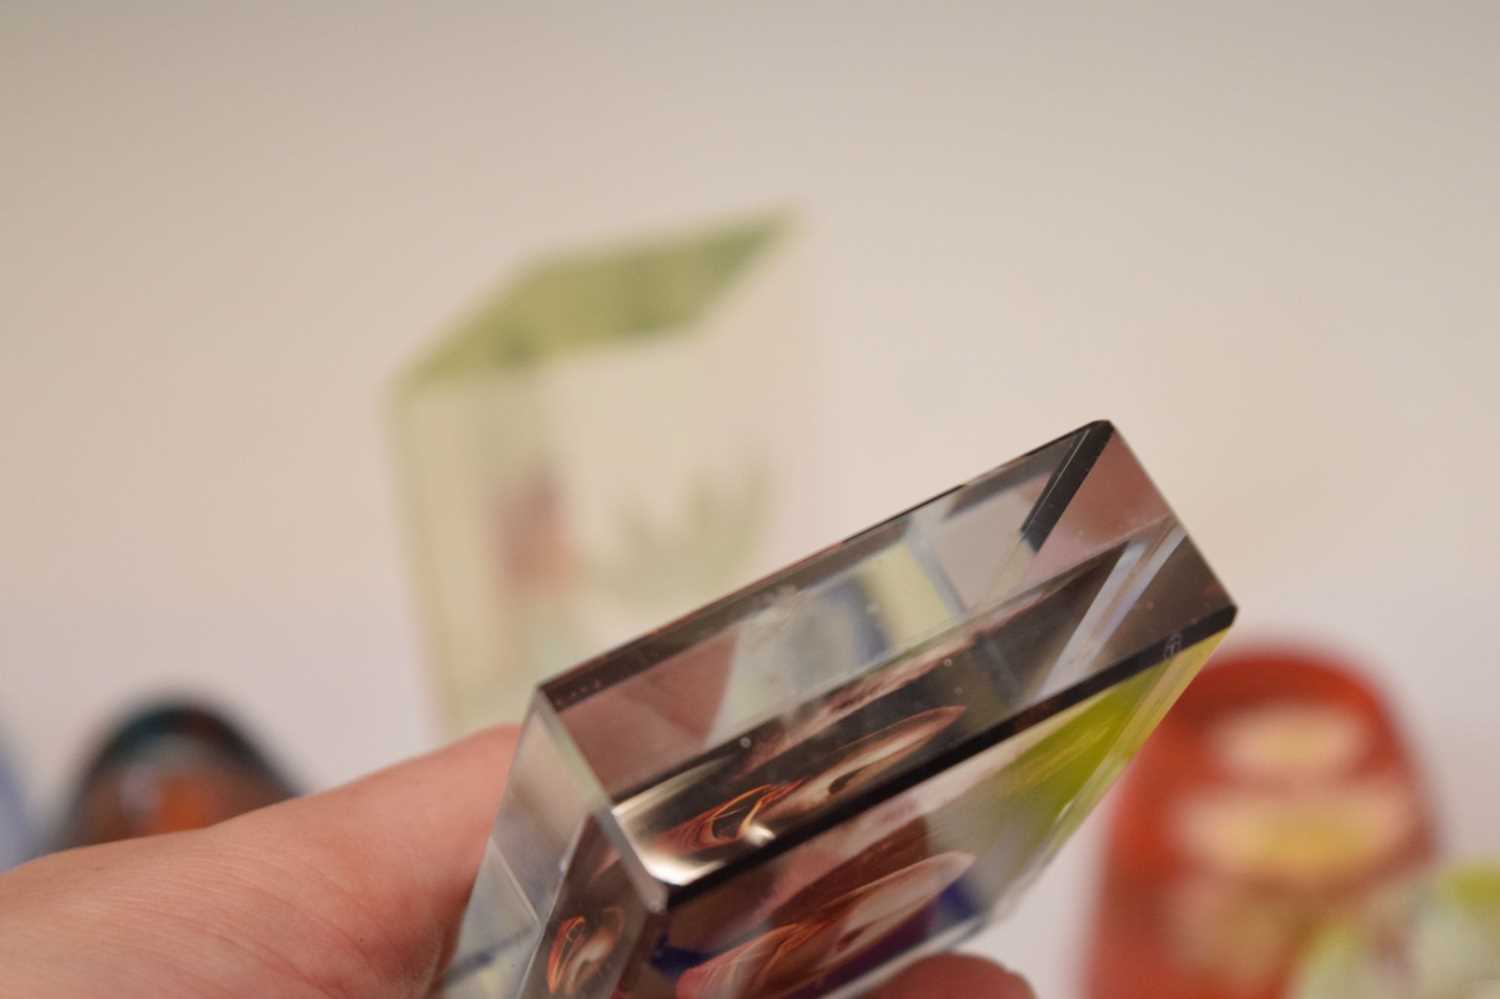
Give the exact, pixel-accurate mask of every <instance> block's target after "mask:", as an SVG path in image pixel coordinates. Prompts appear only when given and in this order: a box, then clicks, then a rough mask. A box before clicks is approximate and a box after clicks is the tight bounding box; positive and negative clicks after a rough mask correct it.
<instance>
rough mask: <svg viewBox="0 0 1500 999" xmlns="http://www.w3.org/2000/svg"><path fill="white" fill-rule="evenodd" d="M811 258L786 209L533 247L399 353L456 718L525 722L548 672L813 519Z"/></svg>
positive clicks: (405, 493) (669, 608)
mask: <svg viewBox="0 0 1500 999" xmlns="http://www.w3.org/2000/svg"><path fill="white" fill-rule="evenodd" d="M804 255H805V250H804V242H803V240H802V238H801V237H800V235H799V227H798V225H797V224H796V223H795V221H794V219H792V218H790V217H787V216H785V215H782V214H779V213H777V214H762V215H756V216H753V217H747V218H741V219H735V220H727V221H723V222H720V223H717V224H713V225H709V226H706V227H701V228H692V229H688V230H684V231H680V232H664V233H655V234H649V235H646V236H643V237H640V238H638V239H633V240H630V241H627V242H625V243H622V244H619V245H605V246H599V247H592V248H584V249H582V250H578V251H571V252H564V253H562V254H559V255H557V256H546V257H542V258H539V259H537V260H536V261H535V262H532V263H529V264H528V265H527V266H526V267H524V268H523V269H522V270H521V271H520V272H519V273H518V274H517V275H516V277H515V279H514V280H513V281H511V282H510V283H508V284H507V285H505V286H504V287H503V288H501V289H499V291H498V293H497V294H496V295H494V296H493V297H492V298H490V299H487V300H486V301H483V302H482V303H480V305H479V307H478V308H476V309H475V310H473V312H472V313H470V314H468V315H467V316H466V317H465V318H464V319H463V320H462V321H461V322H459V323H457V324H455V326H454V327H453V328H452V329H451V330H450V331H449V332H448V333H447V335H446V336H443V337H441V338H439V339H438V340H437V341H436V342H435V343H433V344H432V345H431V346H430V349H428V350H427V351H425V352H424V353H423V354H422V355H421V356H420V357H418V358H416V359H415V360H414V361H413V363H412V364H410V365H409V366H408V367H407V368H406V369H405V370H404V371H403V372H402V375H401V377H400V379H399V382H398V384H397V386H396V392H395V395H394V397H393V399H392V417H393V420H392V429H393V431H394V443H395V445H396V468H397V471H398V474H399V477H400V484H401V498H402V512H403V515H404V520H405V527H406V535H407V542H408V553H409V555H410V563H411V569H412V574H413V580H414V582H415V584H416V595H417V596H418V598H419V600H420V607H421V610H422V617H423V622H424V624H425V626H426V633H427V641H428V659H429V661H430V663H431V666H432V670H433V675H434V679H435V680H436V681H437V683H436V685H435V686H436V691H437V693H438V694H439V695H440V700H439V704H440V708H441V716H442V720H443V722H444V726H445V728H446V729H447V731H448V732H449V734H452V735H457V734H459V733H462V732H467V731H470V730H473V729H475V728H478V727H481V726H484V725H490V724H494V723H495V722H500V721H508V722H517V721H520V720H521V718H522V716H523V715H524V714H525V711H526V707H527V703H528V701H529V699H530V697H531V693H532V691H533V690H534V689H535V688H536V685H537V684H538V683H540V682H541V681H542V680H545V679H546V678H548V677H550V676H552V675H554V674H556V673H557V672H559V671H560V670H562V669H565V668H567V667H569V666H571V665H573V664H574V663H577V662H579V661H580V660H582V659H584V658H586V657H588V656H591V655H594V654H596V653H598V652H601V651H603V650H604V649H607V648H610V647H611V646H614V645H617V644H618V643H620V642H623V641H625V640H627V639H629V638H632V637H634V636H635V635H637V634H639V633H640V632H642V631H644V630H645V629H647V628H650V627H653V626H655V625H657V624H659V623H661V622H662V621H666V620H670V619H672V618H674V617H677V616H678V615H681V614H684V613H686V612H687V611H690V610H692V609H693V608H694V607H697V606H699V605H700V604H702V603H703V602H704V601H706V600H710V599H712V598H714V597H716V596H719V595H720V594H722V593H725V592H727V591H728V590H730V589H733V588H734V587H736V586H741V585H744V584H745V583H747V582H749V581H751V580H753V579H755V578H756V577H758V576H760V575H762V574H764V573H766V572H768V571H770V570H772V569H775V568H777V567H779V566H781V565H783V564H785V563H786V562H787V561H788V560H789V559H792V558H795V557H796V556H798V555H800V554H801V553H802V552H804V551H806V550H807V548H808V546H809V541H808V538H810V537H817V531H816V524H817V521H818V519H819V516H818V512H817V511H816V510H814V509H812V508H811V507H810V505H809V503H808V499H807V498H808V496H809V495H811V496H817V495H819V494H821V493H823V492H825V490H820V489H819V488H818V485H817V481H816V479H817V476H818V475H819V474H820V470H821V469H822V468H824V467H826V466H827V463H826V462H822V461H820V460H819V445H818V443H817V442H818V440H819V430H818V428H819V425H820V420H819V407H820V405H821V403H820V399H821V395H820V393H819V392H818V391H817V389H816V386H817V385H818V380H819V379H818V350H817V343H818V338H817V336H816V335H815V334H816V330H815V328H814V324H813V322H812V319H811V316H810V310H809V309H808V307H807V303H806V300H805V299H806V288H805V283H806V277H805V271H806V266H805V259H804ZM725 371H733V372H734V373H735V377H733V378H724V377H721V376H722V373H723V372H725ZM583 413H586V414H588V417H587V418H586V419H580V414H583ZM685 416H686V418H684V417H685Z"/></svg>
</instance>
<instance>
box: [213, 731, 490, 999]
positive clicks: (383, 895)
mask: <svg viewBox="0 0 1500 999" xmlns="http://www.w3.org/2000/svg"><path fill="white" fill-rule="evenodd" d="M515 742H516V731H515V729H514V728H510V727H504V728H497V729H490V730H487V731H485V732H481V733H479V734H477V735H474V736H470V737H469V738H467V739H464V740H461V741H460V742H457V743H455V744H453V745H451V746H449V747H447V748H446V749H442V750H439V751H438V752H435V753H431V754H429V755H427V756H423V757H419V758H417V759H414V760H410V761H408V762H405V763H401V764H398V765H396V766H394V767H391V768H389V769H387V770H384V771H381V772H379V773H377V774H374V775H373V776H370V777H367V778H364V779H363V780H359V781H355V782H354V783H352V784H348V785H345V786H344V787H341V788H338V789H335V790H333V791H330V792H327V793H325V794H320V795H315V796H312V797H308V798H303V799H299V800H296V801H290V802H286V803H285V804H282V805H278V806H276V807H274V808H267V809H262V810H261V811H259V812H254V813H251V814H249V815H246V816H243V817H242V818H239V819H236V820H234V821H232V822H227V823H224V824H223V825H221V826H219V827H216V829H215V830H213V832H214V833H215V835H216V837H217V838H218V839H219V840H220V841H221V842H222V843H223V844H224V847H225V849H226V850H227V851H230V852H231V853H232V855H234V856H237V857H238V859H239V860H240V862H241V863H243V864H244V865H246V866H247V867H249V868H251V869H254V868H256V867H257V866H258V865H264V866H269V867H272V868H275V869H277V870H273V871H268V872H266V873H268V874H280V873H281V872H282V871H285V872H286V873H289V874H292V875H294V876H295V875H297V874H299V873H300V874H302V875H304V876H308V877H309V883H308V892H310V893H316V894H317V895H319V896H320V897H319V898H317V899H314V900H312V901H314V902H315V903H316V904H317V906H318V908H319V910H322V909H325V908H326V909H327V910H329V911H330V913H331V915H330V920H332V921H333V922H332V925H337V926H340V927H346V928H350V929H349V932H347V933H344V934H341V936H343V937H344V938H345V939H346V940H347V941H350V942H352V943H354V944H355V945H356V946H359V947H360V948H361V949H362V950H364V951H365V952H366V957H367V958H368V960H369V962H370V964H371V965H373V969H372V970H374V971H376V972H378V973H379V974H380V975H383V976H385V980H386V981H404V982H411V983H413V984H414V985H415V986H418V987H425V985H426V984H428V983H430V982H431V981H432V980H433V979H434V978H435V976H436V975H437V973H438V972H439V971H440V970H441V969H440V967H439V965H440V964H441V961H442V959H443V957H444V956H445V954H446V952H447V949H448V948H449V946H450V945H451V943H452V940H451V937H452V934H453V933H454V932H455V931H456V929H457V926H458V923H459V920H460V918H461V917H462V914H463V907H464V903H465V902H466V900H467V899H468V896H469V890H470V888H471V887H472V885H473V883H474V875H475V873H476V872H477V871H478V869H479V862H480V859H481V857H482V856H483V853H484V842H485V837H486V835H487V833H488V831H489V828H490V825H491V823H492V822H493V821H494V817H495V812H496V810H497V809H498V808H499V804H500V794H501V791H502V790H503V789H504V786H505V775H506V772H507V770H509V768H510V761H511V757H512V756H513V755H514V752H515ZM268 858H279V859H278V862H277V863H275V864H266V861H267V859H268Z"/></svg>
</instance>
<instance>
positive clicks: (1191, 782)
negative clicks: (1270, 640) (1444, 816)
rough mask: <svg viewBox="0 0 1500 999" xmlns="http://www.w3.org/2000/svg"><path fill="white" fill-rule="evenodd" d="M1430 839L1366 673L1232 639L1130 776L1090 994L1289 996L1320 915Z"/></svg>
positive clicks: (1107, 997)
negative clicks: (1229, 649)
mask: <svg viewBox="0 0 1500 999" xmlns="http://www.w3.org/2000/svg"><path fill="white" fill-rule="evenodd" d="M1435 840H1436V834H1435V832H1434V823H1433V819H1432V813H1431V808H1430V805H1429V803H1428V800H1427V789H1426V787H1425V786H1424V782H1423V780H1422V778H1421V774H1420V771H1419V770H1418V768H1417V766H1416V763H1415V761H1414V759H1413V754H1412V752H1411V749H1410V747H1409V745H1408V744H1407V742H1406V740H1405V738H1404V737H1403V736H1402V734H1401V732H1400V730H1399V729H1398V727H1397V725H1396V722H1395V719H1394V718H1393V717H1392V715H1391V713H1390V711H1389V710H1388V708H1387V706H1386V704H1385V703H1384V701H1383V700H1382V699H1381V698H1380V697H1379V695H1378V694H1377V693H1376V692H1375V691H1374V690H1373V689H1372V688H1371V687H1370V686H1369V685H1368V684H1367V683H1366V682H1365V681H1364V680H1362V679H1361V678H1360V676H1359V674H1358V673H1357V672H1355V671H1354V670H1352V669H1350V668H1348V667H1345V666H1343V665H1341V664H1339V663H1336V662H1333V661H1330V660H1329V659H1327V658H1326V657H1323V656H1320V655H1313V654H1309V653H1306V652H1303V651H1299V650H1295V649H1286V648H1267V649H1261V650H1248V651H1240V652H1237V653H1231V654H1229V655H1227V656H1226V657H1224V659H1223V660H1222V661H1221V662H1219V663H1218V664H1217V665H1215V666H1213V667H1211V668H1209V669H1207V670H1205V671H1204V672H1203V674H1202V675H1201V676H1199V677H1198V679H1197V680H1196V681H1195V682H1194V683H1193V684H1192V686H1190V687H1189V688H1188V690H1187V692H1186V693H1184V694H1183V696H1182V699H1181V700H1180V701H1179V702H1178V704H1177V707H1176V709H1175V710H1173V712H1172V713H1171V715H1169V716H1168V717H1167V719H1166V721H1165V722H1164V723H1163V724H1162V726H1161V727H1160V728H1159V729H1158V730H1157V732H1156V734H1155V735H1154V736H1153V737H1152V738H1151V740H1150V741H1149V742H1148V743H1147V744H1146V747H1145V749H1144V750H1143V751H1142V753H1141V755H1140V758H1139V759H1138V760H1137V762H1136V766H1135V768H1134V769H1133V770H1132V771H1131V774H1130V776H1129V777H1128V778H1127V779H1126V781H1125V782H1124V785H1123V786H1122V788H1121V790H1120V796H1119V802H1118V807H1117V809H1116V810H1115V813H1114V815H1113V816H1112V824H1111V830H1110V836H1109V840H1108V846H1107V852H1106V856H1105V858H1104V873H1103V878H1102V879H1101V886H1100V898H1099V905H1098V910H1097V913H1096V920H1095V925H1094V939H1093V943H1092V948H1091V956H1090V960H1089V962H1088V976H1089V982H1088V988H1087V991H1086V994H1087V995H1089V996H1091V997H1094V999H1279V997H1281V996H1283V995H1285V994H1286V991H1285V990H1286V987H1287V981H1288V978H1289V975H1290V974H1291V972H1292V969H1293V968H1294V967H1295V966H1296V962H1297V960H1298V957H1299V955H1300V954H1301V953H1302V951H1303V948H1304V947H1305V946H1306V945H1307V942H1308V941H1309V940H1310V939H1311V938H1312V937H1313V935H1315V934H1316V933H1317V932H1318V930H1319V928H1320V927H1321V926H1322V925H1323V924H1324V923H1325V922H1326V921H1328V920H1329V919H1333V918H1337V917H1338V916H1339V915H1340V914H1342V913H1345V912H1348V911H1350V910H1352V909H1355V908H1357V907H1359V906H1361V905H1363V904H1365V902H1366V900H1368V899H1369V898H1371V897H1373V896H1374V895H1376V894H1378V893H1379V892H1381V891H1383V890H1384V889H1385V888H1386V887H1387V886H1389V885H1391V884H1394V883H1397V882H1400V881H1402V880H1404V879H1407V878H1409V877H1411V876H1412V875H1413V873H1414V872H1416V871H1419V870H1421V869H1422V868H1423V867H1424V866H1425V865H1426V864H1428V863H1430V862H1431V861H1432V859H1433V856H1434V853H1435ZM1351 995H1363V993H1351Z"/></svg>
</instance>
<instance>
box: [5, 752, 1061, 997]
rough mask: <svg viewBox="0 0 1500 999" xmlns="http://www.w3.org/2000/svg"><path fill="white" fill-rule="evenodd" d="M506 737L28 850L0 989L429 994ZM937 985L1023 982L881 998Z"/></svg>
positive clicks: (979, 963) (940, 971) (79, 993)
mask: <svg viewBox="0 0 1500 999" xmlns="http://www.w3.org/2000/svg"><path fill="white" fill-rule="evenodd" d="M514 749H515V732H514V731H513V730H509V729H495V730H491V731H488V732H484V733H481V734H479V735H476V736H472V737H470V738H468V739H465V740H463V741H461V742H459V743H456V744H455V745H453V746H450V747H448V748H447V749H444V750H441V751H439V752H436V753H433V754H431V755H428V756H424V757H421V758H419V759H415V760H411V761H409V762H407V763H403V764H400V765H398V766H395V767H392V768H390V769H388V770H384V771H381V772H380V773H377V774H375V775H374V776H371V777H367V778H365V779H363V780H360V781H356V782H354V783H352V784H348V785H346V786H344V787H341V788H338V789H336V790H333V791H329V792H326V793H324V794H317V795H312V796H309V797H305V798H299V799H296V800H292V801H287V802H284V803H282V804H279V805H273V806H270V807H268V808H262V809H260V810H259V811H255V812H251V813H249V814H247V815H243V816H240V817H239V818H236V819H232V820H230V821H228V822H224V823H221V824H219V825H217V826H212V827H210V828H207V829H203V830H198V831H195V832H186V833H171V834H167V835H161V836H151V837H147V838H144V839H136V840H128V841H124V842H118V843H110V844H106V845H103V846H93V847H87V848H84V849H80V850H70V851H67V852H64V853H59V854H54V855H52V856H49V857H43V858H41V859H39V860H35V861H32V862H31V863H29V864H24V865H22V866H21V867H19V868H16V869H15V870H13V871H11V872H10V873H8V874H5V875H3V876H0V995H4V996H11V995H16V996H56V997H83V996H104V995H107V996H110V997H112V999H130V997H135V996H143V997H144V996H150V997H152V999H155V997H159V996H214V997H237V996H277V997H286V999H299V997H308V999H313V997H317V999H326V997H329V996H358V997H374V999H418V997H426V996H429V995H431V994H432V993H433V990H434V989H435V988H436V985H437V982H438V980H439V977H440V974H441V971H442V968H443V964H444V962H445V961H446V959H447V956H448V954H449V952H450V951H451V949H452V946H453V942H454V939H455V936H456V934H457V930H458V925H459V920H460V918H461V917H462V914H463V909H464V905H465V902H466V901H467V899H468V894H469V888H470V885H471V884H472V883H473V880H474V874H475V871H476V870H477V869H478V867H479V860H480V857H481V855H482V853H483V849H484V840H485V836H486V834H487V833H488V830H489V825H490V822H491V820H492V818H493V816H494V813H495V810H496V809H497V808H498V806H499V796H500V791H501V789H502V788H501V785H502V782H501V781H499V780H496V775H498V774H502V773H504V772H505V771H506V769H507V768H508V767H509V765H510V760H511V756H512V754H513V752H514ZM943 993H946V994H949V995H956V996H966V997H968V996H972V997H976V999H1026V997H1029V996H1030V995H1031V992H1030V990H1029V989H1027V987H1026V986H1025V984H1024V983H1022V982H1021V981H1020V979H1018V978H1015V977H1014V976H1012V975H1010V974H1008V973H1006V972H1005V971H1003V970H1001V969H1000V968H999V967H997V966H996V965H993V964H991V963H989V962H987V961H983V960H981V959H978V958H972V957H964V956H961V955H943V956H939V957H934V958H929V959H927V960H925V961H922V962H920V963H918V964H916V965H913V966H912V967H911V968H909V969H907V970H906V971H905V972H903V973H902V974H901V975H899V976H898V977H897V978H896V979H894V980H893V981H891V982H890V983H888V984H887V985H886V986H884V987H882V988H881V989H880V990H879V992H878V997H879V999H914V997H919V996H933V995H939V994H943Z"/></svg>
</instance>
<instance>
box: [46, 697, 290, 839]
mask: <svg viewBox="0 0 1500 999" xmlns="http://www.w3.org/2000/svg"><path fill="white" fill-rule="evenodd" d="M293 793H294V791H293V788H292V786H291V783H290V782H289V781H288V780H287V779H286V778H285V777H284V776H283V775H282V774H281V772H280V771H279V770H278V768H276V767H275V766H274V765H273V764H272V763H271V762H270V761H269V760H268V759H267V757H266V756H265V755H264V754H263V753H262V752H261V751H260V750H259V749H258V748H257V747H256V746H255V744H254V743H253V742H251V741H250V739H249V738H247V737H246V736H245V735H244V733H243V732H241V731H240V729H239V728H238V727H237V726H235V725H234V724H232V723H231V722H229V721H228V720H227V719H225V718H224V717H223V716H222V715H220V714H218V713H217V712H214V711H211V710H208V709H206V708H202V707H198V706H196V705H191V704H176V703H173V704H162V705H158V706H155V707H151V708H147V709H145V710H142V711H139V712H136V713H134V714H132V715H130V716H129V717H127V718H126V719H125V720H124V721H122V722H121V723H120V724H119V725H118V726H116V727H115V728H114V729H112V730H111V731H110V733H109V734H108V735H107V736H106V737H105V739H104V741H103V743H102V744H101V745H100V746H99V748H98V749H96V750H95V751H94V753H93V755H92V756H91V757H90V759H89V761H88V763H87V764H86V765H85V766H84V769H83V773H82V774H81V776H80V777H79V780H78V787H77V791H76V792H75V794H74V798H73V801H72V803H71V805H70V806H69V808H68V811H67V814H66V815H65V816H64V818H63V823H62V826H61V828H60V829H59V830H58V832H57V834H56V835H55V837H54V843H53V846H54V847H55V848H58V849H62V848H67V847H73V846H87V845H89V844H91V843H107V842H111V841H113V840H120V839H131V838H134V837H136V836H149V835H152V834H155V833H166V832H182V831H185V830H189V829H201V828H204V827H206V826H210V825H213V824H214V823H216V822H221V821H223V820H224V819H229V818H233V817H234V816H236V815H240V814H243V813H245V812H248V811H251V810H253V809H256V808H260V807H261V806H263V805H270V804H274V803H275V802H277V801H281V800H282V799H284V798H288V797H290V796H291V795H292V794H293Z"/></svg>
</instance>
